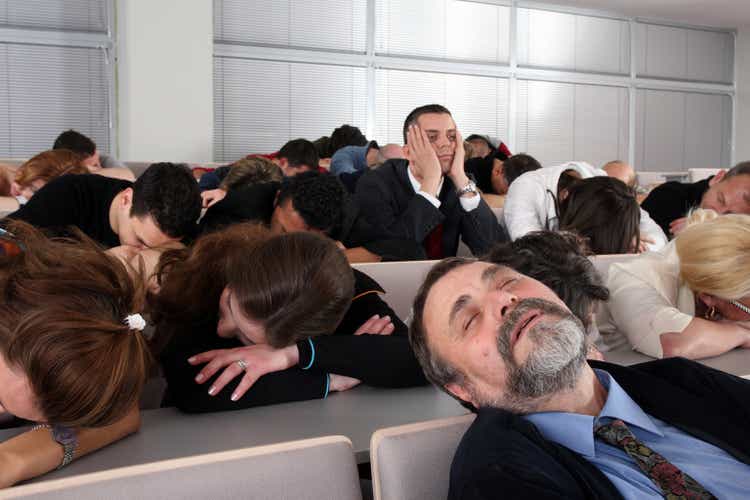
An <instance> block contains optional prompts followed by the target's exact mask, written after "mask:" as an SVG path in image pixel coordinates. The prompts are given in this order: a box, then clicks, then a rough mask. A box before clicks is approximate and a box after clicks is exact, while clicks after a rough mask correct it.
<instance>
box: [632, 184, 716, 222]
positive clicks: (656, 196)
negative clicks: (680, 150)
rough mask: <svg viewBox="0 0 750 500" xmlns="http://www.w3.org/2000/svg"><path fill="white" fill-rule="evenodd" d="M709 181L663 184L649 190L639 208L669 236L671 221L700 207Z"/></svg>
mask: <svg viewBox="0 0 750 500" xmlns="http://www.w3.org/2000/svg"><path fill="white" fill-rule="evenodd" d="M711 179H712V177H709V178H708V179H703V180H702V181H698V182H694V183H692V184H687V183H683V182H676V181H670V182H665V183H664V184H661V185H659V186H656V187H655V188H654V189H652V190H651V192H650V193H649V194H648V196H647V197H646V199H645V200H643V202H642V203H641V208H642V209H644V210H645V211H646V212H648V214H649V215H650V216H651V218H652V219H654V220H655V221H656V223H657V224H659V226H660V227H661V228H662V229H663V230H664V234H666V235H669V224H670V223H671V222H672V221H673V220H675V219H679V218H680V217H684V216H685V215H686V214H687V213H688V211H689V210H690V209H691V208H693V207H697V206H698V205H700V203H701V200H702V199H703V195H704V194H706V191H708V181H710V180H711Z"/></svg>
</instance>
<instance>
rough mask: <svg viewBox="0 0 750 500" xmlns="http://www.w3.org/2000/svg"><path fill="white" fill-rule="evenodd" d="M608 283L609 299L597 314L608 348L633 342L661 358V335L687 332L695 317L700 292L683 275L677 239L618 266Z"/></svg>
mask: <svg viewBox="0 0 750 500" xmlns="http://www.w3.org/2000/svg"><path fill="white" fill-rule="evenodd" d="M607 287H608V288H609V293H610V295H609V301H607V302H606V304H602V305H601V307H600V309H599V312H598V315H597V325H598V326H599V333H600V334H601V339H600V342H601V343H602V344H603V345H602V346H601V347H602V349H603V350H605V351H607V350H612V349H616V348H618V347H620V346H622V345H624V344H626V343H628V342H629V343H630V345H631V346H633V349H635V350H636V351H640V352H642V353H643V354H646V355H648V356H653V357H655V358H661V357H662V355H663V353H662V348H661V339H660V337H661V334H663V333H669V332H681V331H683V330H684V329H685V328H687V326H688V324H690V322H691V321H692V320H693V318H694V317H695V295H694V294H693V292H692V290H690V288H688V287H687V286H686V285H685V284H684V283H683V282H682V280H681V279H680V258H679V256H678V255H677V249H676V247H675V243H674V241H672V242H670V243H669V244H668V245H667V246H665V247H664V248H663V249H662V250H660V251H658V252H647V253H644V254H643V255H640V256H639V257H637V258H635V259H632V260H630V261H628V262H621V263H615V264H612V265H611V266H610V267H609V275H608V277H607Z"/></svg>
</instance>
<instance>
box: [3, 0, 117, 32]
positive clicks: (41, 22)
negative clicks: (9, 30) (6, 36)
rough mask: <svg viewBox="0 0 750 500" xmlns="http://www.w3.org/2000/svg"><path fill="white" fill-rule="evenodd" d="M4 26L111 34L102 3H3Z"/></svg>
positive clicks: (35, 0) (42, 0) (72, 0)
mask: <svg viewBox="0 0 750 500" xmlns="http://www.w3.org/2000/svg"><path fill="white" fill-rule="evenodd" d="M0 25H3V26H8V27H14V28H45V29H54V30H67V31H89V32H100V33H104V32H106V31H107V10H106V2H104V1H102V0H0Z"/></svg>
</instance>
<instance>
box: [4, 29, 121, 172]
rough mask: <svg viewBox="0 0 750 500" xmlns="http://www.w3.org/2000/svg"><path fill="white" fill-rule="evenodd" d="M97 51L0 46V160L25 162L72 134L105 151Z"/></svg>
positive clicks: (104, 100)
mask: <svg viewBox="0 0 750 500" xmlns="http://www.w3.org/2000/svg"><path fill="white" fill-rule="evenodd" d="M104 59H105V58H104V53H103V51H102V50H101V49H92V48H78V47H58V46H43V45H23V44H11V43H0V155H2V156H4V157H12V158H28V157H30V156H33V155H35V154H37V153H39V152H41V151H44V150H47V149H51V148H52V144H53V142H54V140H55V138H56V137H57V135H58V134H59V133H60V132H62V131H63V130H67V129H70V128H73V129H75V130H78V131H79V132H81V133H83V134H85V135H87V136H89V137H91V138H92V139H93V140H94V142H96V144H97V146H98V148H99V150H100V151H103V152H108V151H109V149H110V132H109V95H108V93H109V90H108V85H107V75H106V65H105V61H104Z"/></svg>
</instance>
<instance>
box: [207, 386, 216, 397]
mask: <svg viewBox="0 0 750 500" xmlns="http://www.w3.org/2000/svg"><path fill="white" fill-rule="evenodd" d="M215 392H216V387H214V386H211V388H210V389H208V394H209V395H210V396H213V395H214V393H215Z"/></svg>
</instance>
